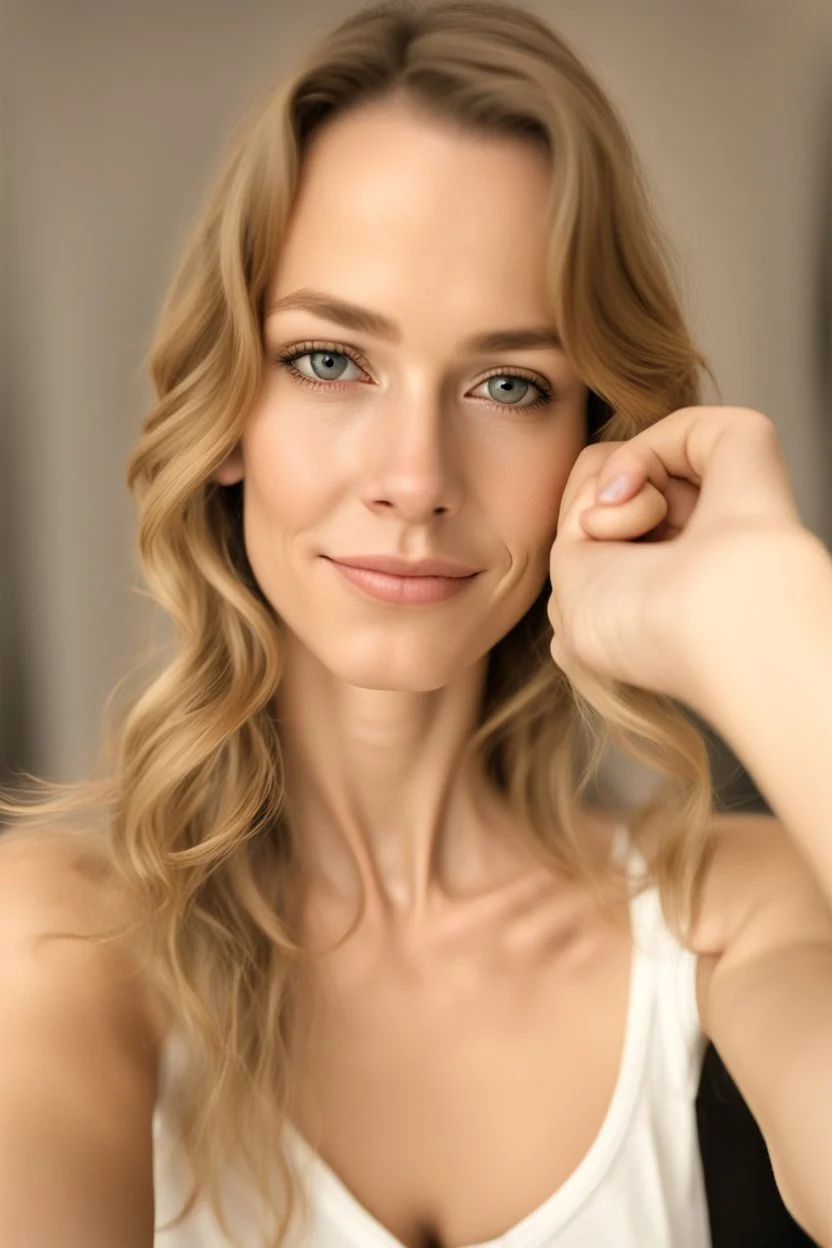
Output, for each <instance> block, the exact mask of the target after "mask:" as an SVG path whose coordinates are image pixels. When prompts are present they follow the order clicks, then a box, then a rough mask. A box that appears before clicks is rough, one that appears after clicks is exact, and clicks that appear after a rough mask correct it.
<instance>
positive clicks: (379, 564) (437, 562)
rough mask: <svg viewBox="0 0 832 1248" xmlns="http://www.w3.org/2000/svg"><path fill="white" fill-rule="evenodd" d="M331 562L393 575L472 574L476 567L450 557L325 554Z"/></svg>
mask: <svg viewBox="0 0 832 1248" xmlns="http://www.w3.org/2000/svg"><path fill="white" fill-rule="evenodd" d="M326 557H327V558H328V559H331V560H332V562H333V563H345V564H347V566H348V567H350V568H367V569H368V570H369V571H371V572H389V573H391V574H392V575H393V576H474V575H475V574H476V572H477V570H478V569H477V568H468V567H465V565H464V564H461V563H455V562H454V561H453V560H452V559H398V558H396V556H395V555H338V557H337V558H336V557H335V555H327V556H326Z"/></svg>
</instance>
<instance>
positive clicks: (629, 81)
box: [0, 0, 832, 780]
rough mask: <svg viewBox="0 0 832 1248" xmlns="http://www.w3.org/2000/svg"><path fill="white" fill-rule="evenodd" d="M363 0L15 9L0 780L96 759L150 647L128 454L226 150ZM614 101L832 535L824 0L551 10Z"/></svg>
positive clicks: (582, 5) (91, 0)
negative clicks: (168, 307)
mask: <svg viewBox="0 0 832 1248" xmlns="http://www.w3.org/2000/svg"><path fill="white" fill-rule="evenodd" d="M354 7H355V6H354V5H353V3H351V2H347V0H327V2H324V0H313V2H309V3H304V4H297V3H285V2H284V3H280V2H278V3H274V0H271V2H269V3H266V0H143V2H142V3H141V4H136V3H132V2H131V0H19V2H17V3H7V4H6V7H5V9H4V11H3V14H2V32H1V34H2V39H1V40H0V171H2V195H1V196H0V239H1V240H2V244H1V250H0V265H1V266H2V268H0V272H1V273H2V283H3V291H4V298H3V299H2V301H0V316H2V337H1V338H0V344H2V345H1V348H0V349H1V350H2V358H0V411H1V412H2V419H0V534H1V535H2V540H0V777H1V778H5V776H4V775H3V773H4V770H5V769H8V768H10V767H14V768H21V767H24V768H26V769H28V770H32V771H35V772H38V773H43V774H46V775H49V776H51V777H53V778H55V779H62V780H66V779H71V778H73V777H76V776H78V775H80V774H82V773H84V772H86V771H87V770H88V769H89V768H90V767H91V765H92V762H93V760H94V757H95V753H96V750H97V747H98V739H99V731H100V723H101V714H102V709H103V705H104V701H105V699H106V697H107V694H108V693H109V691H110V689H111V688H112V686H113V684H114V682H115V681H116V680H117V679H118V678H119V677H120V676H121V675H123V674H124V672H125V671H126V670H127V669H128V667H129V666H130V664H131V662H132V659H133V657H134V656H135V655H136V654H137V652H138V651H139V650H140V649H141V648H143V647H144V645H145V644H146V642H147V640H148V636H149V629H150V625H151V623H152V619H151V615H152V612H151V609H150V607H149V606H148V604H147V603H146V601H144V600H142V599H141V598H140V597H139V596H138V595H137V594H136V593H135V592H133V591H132V590H131V589H130V586H131V585H134V584H137V583H138V572H137V565H136V562H135V557H134V543H135V522H134V515H133V508H132V503H131V501H130V499H129V497H128V494H127V490H126V486H125V484H124V470H125V463H126V459H127V456H128V453H129V451H130V449H131V448H132V446H133V444H134V442H135V439H136V436H137V432H138V426H139V422H140V419H141V417H142V415H143V413H144V411H145V410H146V408H147V406H148V403H149V389H148V388H147V385H146V382H145V379H144V376H143V374H142V371H141V370H142V361H143V358H144V355H145V353H146V351H147V348H148V344H149V338H150V330H151V326H152V323H153V320H154V316H155V313H156V309H157V307H158V305H159V302H160V300H161V297H162V295H163V292H164V289H165V286H166V283H167V280H168V277H169V274H170V272H171V269H172V265H173V263H174V260H175V258H176V255H177V251H178V247H179V245H180V242H181V240H182V238H183V236H184V233H185V231H186V228H187V225H188V222H189V219H190V217H191V214H192V212H193V211H194V210H195V208H196V207H197V205H198V203H199V201H200V198H201V196H202V193H203V190H204V187H205V185H206V181H207V178H208V176H209V173H210V171H211V169H212V167H213V166H214V164H215V162H216V160H217V158H218V156H219V153H220V151H221V148H222V145H223V141H224V139H225V138H226V137H227V135H228V133H229V131H230V129H231V127H232V126H233V124H234V123H235V121H236V120H237V119H238V118H239V116H240V114H241V112H242V111H243V110H244V109H245V107H246V106H247V104H248V103H249V101H250V100H251V99H252V97H253V96H254V95H255V93H256V92H257V91H258V90H260V89H261V88H262V87H264V86H265V85H267V84H268V82H269V81H271V80H272V79H273V78H274V77H277V76H278V75H279V74H280V72H281V70H282V69H283V67H285V66H287V65H289V64H290V63H291V61H292V57H293V55H294V53H295V51H296V49H298V48H300V47H301V46H302V45H303V44H304V42H305V41H306V39H307V37H308V36H309V35H310V34H313V33H314V32H315V31H317V30H318V29H320V28H322V27H324V26H327V25H328V24H329V23H330V22H331V21H332V20H333V19H337V18H339V17H341V16H343V15H345V14H346V13H348V12H350V11H351V10H352V9H353V8H354ZM527 7H528V8H530V9H532V10H534V11H537V12H539V13H540V14H542V15H543V16H544V17H546V18H547V19H548V20H549V21H550V22H551V23H552V24H553V25H554V26H555V27H556V28H558V29H559V30H560V31H561V33H563V34H564V35H565V36H566V37H567V39H569V40H570V41H572V43H573V44H574V45H575V46H576V48H577V50H578V51H579V52H580V53H582V54H583V55H584V56H585V58H586V59H587V60H588V61H589V63H590V65H591V67H592V68H593V69H594V71H595V72H596V74H597V75H598V77H599V78H600V80H601V82H602V83H603V85H604V86H605V87H606V89H607V90H608V91H609V93H610V94H611V96H612V98H613V100H614V102H615V103H616V105H617V106H618V108H619V110H620V111H621V113H622V114H623V116H624V118H625V121H626V123H627V125H628V127H629V129H630V132H631V134H632V136H633V139H634V141H635V144H636V147H637V149H638V151H639V153H640V155H641V157H642V159H643V161H644V163H645V165H646V168H647V171H648V176H649V180H650V186H651V189H652V191H653V194H654V197H655V200H656V203H657V206H658V209H659V213H660V216H661V218H662V220H663V221H664V223H665V226H666V228H667V229H668V231H669V233H670V235H671V238H672V239H673V241H674V242H675V244H676V246H677V247H678V249H679V251H680V252H681V254H682V257H683V259H684V261H685V263H686V264H687V266H688V273H689V288H688V296H687V297H688V313H689V316H690V320H691V323H692V325H693V328H694V331H695V333H696V334H697V335H698V338H699V341H700V343H701V345H702V346H703V348H704V349H705V351H706V353H708V354H709V356H710V359H711V363H712V366H713V368H714V371H715V373H716V376H717V379H718V381H719V384H720V387H721V390H722V398H723V401H724V402H725V403H728V404H737V405H742V406H749V407H756V408H758V409H759V410H761V411H763V412H765V413H766V414H767V415H769V416H770V417H771V418H772V419H773V420H774V421H775V423H776V424H777V427H778V429H779V431H780V435H781V438H782V442H783V445H784V448H785V452H786V456H787V459H788V462H789V466H790V469H791V471H792V474H793V479H794V482H795V485H796V490H797V495H798V502H799V505H800V508H801V513H802V516H803V519H804V522H805V523H806V524H807V525H808V526H809V527H810V528H811V529H813V530H814V531H815V532H817V533H818V534H819V535H821V536H822V537H823V538H824V540H825V541H826V542H827V544H829V543H830V540H831V539H832V495H830V490H829V488H828V486H827V479H828V477H829V473H830V468H832V321H831V318H830V308H832V83H831V82H830V79H832V0H822V2H821V0H811V2H810V0H778V2H777V3H774V2H769V0H710V2H705V0H690V2H689V3H683V2H681V0H675V2H674V0H667V2H665V3H659V2H658V0H653V2H651V3H648V2H647V0H571V2H567V0H538V2H537V3H534V4H533V3H528V4H527Z"/></svg>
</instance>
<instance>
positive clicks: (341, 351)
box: [275, 342, 554, 412]
mask: <svg viewBox="0 0 832 1248" xmlns="http://www.w3.org/2000/svg"><path fill="white" fill-rule="evenodd" d="M318 351H331V352H332V354H333V355H344V356H346V357H347V359H349V360H352V362H353V364H355V365H356V366H357V367H358V368H360V369H362V370H363V371H364V372H367V371H368V370H367V368H366V365H365V364H364V362H363V359H362V357H361V356H360V355H359V354H358V352H357V351H354V350H351V349H350V350H348V349H347V348H346V347H344V346H343V345H342V344H338V345H337V346H336V344H335V343H333V342H302V343H299V344H298V345H297V346H296V347H292V348H290V349H289V350H288V351H284V352H281V353H279V354H278V355H277V356H276V357H275V362H276V363H278V364H280V365H281V367H282V368H285V369H286V370H287V371H288V372H289V374H290V376H291V377H292V379H293V380H294V381H297V382H299V383H300V384H301V385H304V386H311V387H312V388H313V389H316V390H317V389H324V390H341V389H343V388H344V386H348V385H350V384H351V383H350V382H338V381H320V380H315V381H313V380H312V378H311V377H306V376H305V375H304V374H303V373H302V372H300V370H299V369H297V368H295V361H296V360H299V359H302V357H303V356H304V355H314V354H315V353H316V352H318ZM491 377H517V378H518V379H519V380H520V381H528V382H529V383H530V384H531V385H533V386H534V387H535V388H536V389H537V390H538V391H539V392H540V395H541V397H540V398H539V399H535V401H534V402H533V403H524V404H522V406H521V405H520V404H517V403H497V402H496V401H494V400H493V399H482V400H480V401H481V402H483V403H489V404H490V406H491V407H497V408H499V409H500V410H501V411H506V410H508V411H511V410H512V409H514V410H517V411H523V412H529V411H532V410H534V409H535V408H539V407H545V406H546V404H548V403H551V402H552V398H553V397H554V396H553V391H552V389H551V388H550V387H549V386H548V385H546V384H545V383H544V382H543V381H540V380H538V379H536V378H535V377H532V376H530V375H529V374H528V373H524V372H522V371H521V370H517V369H508V370H506V369H504V368H498V369H494V370H493V371H492V372H490V373H488V374H487V375H486V376H485V377H483V378H481V379H480V381H478V382H477V385H478V386H481V385H483V384H484V383H485V382H486V381H488V380H489V378H491Z"/></svg>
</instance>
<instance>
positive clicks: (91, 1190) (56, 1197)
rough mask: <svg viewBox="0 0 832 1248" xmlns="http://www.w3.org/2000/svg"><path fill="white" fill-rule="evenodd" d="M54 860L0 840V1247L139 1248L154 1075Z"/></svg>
mask: <svg viewBox="0 0 832 1248" xmlns="http://www.w3.org/2000/svg"><path fill="white" fill-rule="evenodd" d="M96 913H97V910H96V902H95V898H94V896H93V895H92V889H91V886H90V885H89V884H88V883H84V885H83V886H81V885H80V884H79V882H78V881H77V880H75V879H74V878H73V877H72V875H71V873H70V870H69V869H68V867H67V865H66V864H65V863H64V862H63V855H58V854H57V853H56V850H55V848H54V847H53V848H52V849H51V850H47V849H46V848H45V847H43V846H41V847H36V846H34V845H30V844H28V843H26V842H25V841H24V840H20V839H19V838H16V843H15V842H12V841H7V839H6V836H4V837H3V838H0V1054H2V1059H0V1244H3V1245H9V1246H11V1245H12V1244H13V1245H15V1248H56V1246H57V1245H61V1248H151V1245H152V1243H153V1220H154V1203H153V1175H152V1130H151V1126H152V1112H153V1105H154V1099H155V1087H156V1071H155V1062H154V1056H153V1048H152V1045H151V1043H150V1041H149V1031H148V1027H147V1022H146V1019H145V1016H144V1012H143V1010H142V1009H141V1008H140V1006H139V1002H138V997H137V993H136V988H135V978H131V976H130V969H131V968H130V967H129V965H128V963H127V961H126V960H125V959H124V957H123V955H122V954H120V953H118V952H117V951H116V949H115V947H114V946H109V947H108V946H95V945H89V944H86V945H85V944H83V943H82V942H78V941H74V942H71V941H60V940H55V941H48V942H44V943H43V944H39V943H38V937H39V936H41V935H42V934H43V933H44V932H46V931H48V930H52V929H55V930H59V929H60V930H70V931H74V930H81V929H82V928H83V929H86V930H89V927H90V920H91V919H92V917H93V916H94V915H95V914H96Z"/></svg>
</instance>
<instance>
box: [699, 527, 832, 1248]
mask: <svg viewBox="0 0 832 1248" xmlns="http://www.w3.org/2000/svg"><path fill="white" fill-rule="evenodd" d="M781 555H783V556H785V557H775V558H774V559H772V558H770V553H769V554H767V552H766V550H765V547H764V546H761V548H760V556H759V560H760V561H759V563H758V564H757V566H754V563H755V561H754V558H753V556H749V557H748V558H746V559H744V560H743V567H742V568H737V567H735V568H732V569H730V576H729V577H727V578H726V579H724V580H723V579H721V577H720V578H718V579H719V584H717V583H716V582H715V583H714V584H715V592H714V596H713V597H712V596H711V595H710V594H709V595H707V599H708V600H709V602H710V603H711V607H710V608H709V607H708V603H707V602H705V601H702V602H701V603H700V609H699V610H698V611H697V612H696V614H695V619H694V616H693V615H692V617H691V618H692V622H693V623H694V627H695V629H696V639H695V642H693V643H692V647H691V652H692V653H693V652H695V653H696V655H697V664H696V667H697V671H698V681H697V696H696V699H695V700H694V699H691V703H692V705H694V706H695V709H697V710H698V711H699V712H700V714H702V716H703V717H704V718H705V719H707V720H709V721H710V722H711V723H712V724H713V726H714V727H715V728H716V730H717V731H718V732H719V733H720V735H722V736H723V738H724V739H725V740H726V741H727V742H728V743H729V744H730V745H731V747H732V748H733V749H734V750H735V752H736V753H737V755H738V756H739V757H740V758H741V759H742V760H743V762H744V763H745V765H746V766H747V768H748V770H749V771H750V773H751V774H752V775H753V777H754V779H755V780H756V782H757V784H758V786H759V788H760V790H761V791H762V792H763V793H764V794H765V796H766V797H767V799H768V800H769V803H770V805H771V806H772V808H773V809H774V810H775V811H776V812H777V814H778V815H779V816H780V819H770V818H768V817H765V816H763V817H761V816H746V817H737V816H733V817H728V818H726V817H722V820H721V822H722V832H721V833H720V842H721V844H720V866H719V868H718V869H717V870H715V872H714V873H713V876H712V880H711V883H710V888H711V890H712V897H711V899H710V907H709V908H710V909H711V910H712V912H714V913H717V912H718V913H720V914H723V915H726V916H731V923H730V928H729V932H728V935H727V937H726V940H725V944H724V947H723V948H722V949H721V950H720V951H719V952H718V953H717V952H709V951H708V950H706V949H699V950H697V952H700V954H702V957H701V971H702V972H704V974H703V975H702V979H701V983H702V984H703V985H704V993H703V995H702V997H701V998H700V1014H701V1019H702V1025H703V1028H704V1030H705V1032H706V1033H707V1034H708V1036H709V1037H710V1038H711V1040H712V1041H713V1043H714V1045H715V1046H716V1048H717V1050H718V1052H719V1054H720V1056H721V1058H722V1060H723V1061H724V1062H725V1065H726V1067H727V1068H728V1070H729V1071H730V1073H731V1075H732V1078H733V1079H734V1080H735V1082H736V1084H737V1086H738V1087H739V1089H740V1091H741V1092H742V1095H743V1097H744V1099H745V1101H746V1103H747V1104H748V1106H749V1108H750V1110H751V1111H752V1113H753V1114H754V1117H755V1119H756V1120H757V1123H758V1125H759V1127H760V1130H761V1131H762V1133H763V1136H764V1138H765V1141H766V1145H767V1147H768V1151H769V1156H770V1160H771V1163H772V1168H773V1170H774V1174H775V1178H776V1181H777V1185H778V1188H779V1190H780V1194H781V1196H782V1198H783V1201H784V1203H785V1204H786V1206H787V1208H788V1209H789V1210H790V1212H791V1213H792V1215H793V1217H794V1218H795V1219H796V1221H797V1222H798V1223H800V1225H801V1226H803V1227H804V1228H805V1229H806V1230H807V1231H808V1233H809V1234H810V1235H812V1236H813V1238H815V1239H816V1240H817V1242H818V1243H819V1244H821V1245H823V1246H824V1248H827V1246H830V1248H832V560H830V558H829V555H828V553H827V552H826V549H825V547H823V546H822V545H821V544H820V543H818V542H816V541H815V539H812V540H811V541H808V542H806V543H805V545H804V544H797V545H795V546H793V547H786V548H784V549H783V551H782V552H781ZM722 571H723V572H724V569H723V570H722ZM717 603H718V604H719V606H718V607H717V606H716V605H713V604H717Z"/></svg>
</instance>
